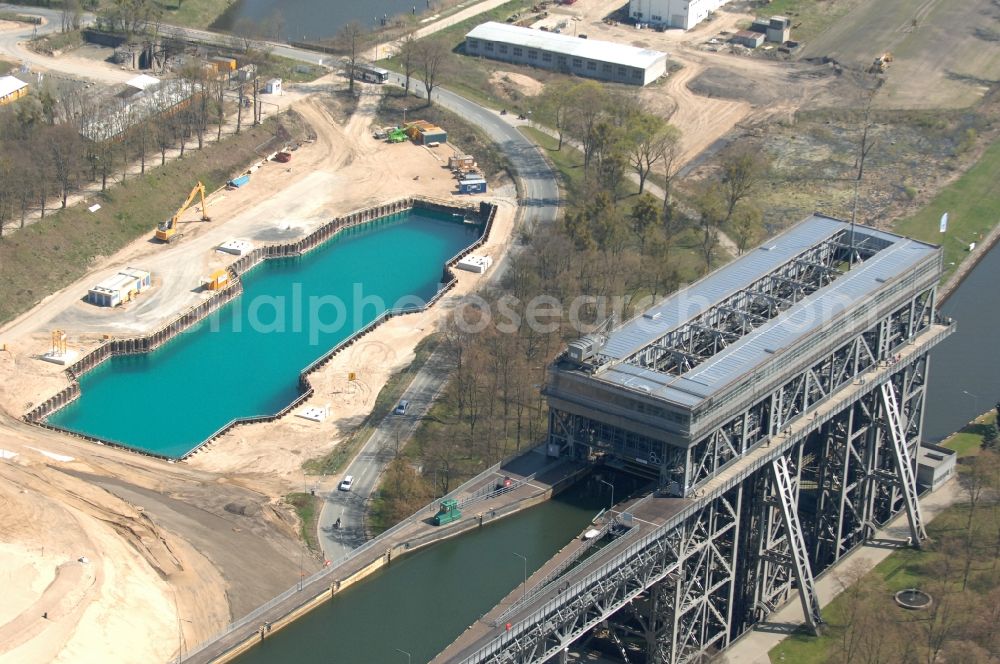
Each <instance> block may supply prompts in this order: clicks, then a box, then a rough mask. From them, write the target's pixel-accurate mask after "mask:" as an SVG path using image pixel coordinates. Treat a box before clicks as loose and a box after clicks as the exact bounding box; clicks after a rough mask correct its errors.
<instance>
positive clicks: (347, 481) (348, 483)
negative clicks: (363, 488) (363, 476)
mask: <svg viewBox="0 0 1000 664" xmlns="http://www.w3.org/2000/svg"><path fill="white" fill-rule="evenodd" d="M353 485H354V475H348V476H347V477H345V478H344V479H342V480H340V486H338V487H337V488H338V489H340V490H341V491H350V490H351V487H352V486H353Z"/></svg>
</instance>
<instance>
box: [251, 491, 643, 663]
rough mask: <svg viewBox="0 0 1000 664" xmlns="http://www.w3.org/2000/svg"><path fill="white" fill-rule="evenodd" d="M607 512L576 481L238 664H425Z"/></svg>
mask: <svg viewBox="0 0 1000 664" xmlns="http://www.w3.org/2000/svg"><path fill="white" fill-rule="evenodd" d="M616 486H617V483H616ZM621 488H625V484H623V485H622V487H621ZM622 493H624V491H622ZM607 506H608V494H607V492H600V491H596V492H595V491H593V490H588V488H587V487H586V486H585V485H579V486H578V487H576V488H574V489H571V490H569V491H567V492H566V493H565V494H562V495H560V496H558V497H556V498H554V499H553V500H550V501H548V502H546V503H544V504H542V505H539V506H538V507H534V508H532V509H530V510H527V511H525V512H522V513H520V514H518V515H516V516H513V517H510V518H507V519H502V520H500V521H497V522H496V523H494V524H492V525H489V526H486V527H485V528H482V529H479V530H475V531H472V532H470V533H469V534H466V535H462V536H461V537H458V538H455V539H450V540H445V541H443V542H439V543H438V544H434V545H433V546H431V547H429V548H427V549H423V550H422V551H417V552H416V553H413V554H410V555H407V556H404V557H402V558H400V559H398V560H394V561H393V562H392V565H391V566H390V567H389V568H387V569H385V570H384V571H381V572H379V573H377V574H376V575H375V576H373V577H371V578H370V579H366V580H365V581H364V582H363V583H360V584H358V585H356V586H353V587H351V588H348V589H347V590H345V591H344V592H343V593H340V594H338V595H337V596H336V597H335V598H334V599H333V600H331V601H329V602H327V603H326V604H323V605H322V606H320V607H318V608H316V609H314V610H313V611H311V612H310V613H308V614H306V615H305V616H303V617H302V618H300V619H299V620H297V621H296V622H294V623H292V624H291V625H289V626H288V627H286V628H284V629H283V630H281V631H280V632H277V633H276V634H274V635H273V636H271V637H270V638H269V639H267V640H265V641H264V643H262V644H260V645H259V646H256V647H254V648H252V649H251V650H250V651H248V652H247V653H246V654H245V655H243V656H241V657H240V658H238V659H237V660H236V662H237V663H238V664H264V663H265V662H266V663H268V664H275V663H277V662H330V663H334V664H335V663H338V662H344V663H350V664H359V663H362V662H365V663H367V662H370V663H372V664H376V663H377V664H391V663H392V662H399V663H400V664H405V663H406V662H407V658H406V655H405V654H404V653H401V652H399V651H397V648H398V649H399V650H402V651H404V652H408V653H410V655H411V656H412V662H413V664H419V663H422V662H427V661H430V660H431V659H432V658H433V657H434V656H435V655H437V654H438V653H439V652H440V651H442V650H444V648H445V646H447V645H448V644H449V643H451V642H452V641H454V640H455V639H456V638H457V637H458V635H459V634H461V633H462V632H463V631H464V630H465V628H466V627H468V626H469V623H471V622H472V620H474V619H475V618H476V616H481V615H482V614H484V613H486V612H487V611H489V610H490V609H492V608H493V606H494V605H496V603H497V602H499V601H500V600H501V599H502V598H503V597H504V596H505V595H507V593H509V592H510V591H511V589H513V588H516V587H517V586H518V584H520V583H522V582H523V579H524V575H525V573H526V574H527V575H528V576H530V575H531V574H532V573H533V572H534V571H535V570H536V569H538V568H539V567H541V566H542V565H543V564H544V563H545V561H546V560H548V559H549V558H550V557H551V556H552V555H554V554H555V553H556V552H557V551H558V550H559V549H561V548H562V547H563V546H565V545H566V544H567V543H568V542H569V541H570V540H571V539H572V538H573V537H574V536H576V535H578V534H579V533H580V532H582V530H583V529H584V527H585V526H586V524H587V523H588V522H589V521H590V519H591V518H593V517H594V515H595V514H596V513H597V512H598V511H599V510H600V509H601V508H602V507H607ZM519 556H524V557H525V560H524V561H523V560H522V559H521V558H520V557H519Z"/></svg>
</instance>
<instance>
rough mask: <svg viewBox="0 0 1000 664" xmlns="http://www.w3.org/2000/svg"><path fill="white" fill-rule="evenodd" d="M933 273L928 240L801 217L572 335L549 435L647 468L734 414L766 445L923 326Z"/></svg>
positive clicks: (551, 383)
mask: <svg viewBox="0 0 1000 664" xmlns="http://www.w3.org/2000/svg"><path fill="white" fill-rule="evenodd" d="M940 270H941V250H940V248H939V247H936V246H934V245H930V244H925V243H923V242H919V241H916V240H911V239H908V238H904V237H900V236H898V235H894V234H892V233H887V232H884V231H880V230H877V229H874V228H869V227H864V226H857V227H852V226H851V224H849V223H847V222H844V221H839V220H837V219H832V218H829V217H825V216H822V215H818V214H815V215H812V216H810V217H809V218H807V219H805V220H804V221H802V222H800V223H799V224H797V225H795V226H794V227H792V228H790V229H789V230H787V231H785V232H784V233H782V234H781V235H779V236H777V237H775V238H773V239H771V240H768V241H767V242H766V243H765V244H764V245H762V246H760V247H758V248H756V249H754V250H752V251H750V252H748V253H746V254H744V255H743V256H741V257H740V258H738V259H737V260H735V261H733V262H732V263H730V264H728V265H726V266H724V267H722V268H720V269H718V270H716V271H714V272H712V273H710V274H708V275H706V276H705V277H703V278H702V279H700V280H699V281H697V282H695V283H694V284H692V285H690V286H688V287H687V288H684V289H682V290H680V291H678V292H677V293H675V294H674V295H672V296H670V297H668V298H666V299H664V300H662V301H660V302H658V303H656V304H655V305H653V306H651V307H649V308H648V309H646V310H645V311H643V312H642V313H640V314H639V315H637V316H635V317H634V318H632V319H630V320H628V321H626V322H624V323H621V324H618V325H607V326H606V327H608V328H610V329H606V330H602V331H599V332H597V333H592V334H589V335H586V336H584V337H582V338H580V339H578V340H576V341H573V342H570V343H569V344H568V346H567V349H566V352H565V353H564V354H563V355H562V356H561V357H560V358H559V359H558V360H557V361H556V363H555V364H554V365H553V366H552V368H551V370H550V374H549V380H548V383H547V385H546V387H545V394H546V396H547V398H548V403H549V410H550V415H551V417H552V418H553V424H552V427H551V431H550V437H552V438H551V439H552V440H553V441H556V442H558V443H559V444H560V445H564V444H567V443H571V444H574V445H577V446H580V445H583V446H590V447H593V446H595V445H596V446H598V447H601V446H602V445H605V444H606V445H607V446H608V447H607V449H614V450H615V454H617V455H619V456H620V457H622V458H628V457H631V458H633V460H635V461H636V462H638V463H654V462H653V460H654V459H656V460H658V461H656V464H657V465H660V464H661V463H662V464H667V462H666V461H665V459H667V458H672V457H675V456H676V454H677V453H678V452H670V451H669V450H670V449H671V448H672V449H674V450H681V449H686V448H689V447H691V446H694V445H700V444H701V441H704V440H705V439H706V436H710V435H715V434H713V432H716V433H717V432H718V431H719V427H723V426H730V425H731V424H732V422H731V421H730V420H733V418H740V417H743V418H745V422H746V425H745V427H744V428H743V429H740V430H741V431H743V432H744V433H743V434H741V435H747V433H746V432H749V431H751V430H752V431H753V432H754V433H753V434H752V435H749V438H752V439H753V440H754V441H759V440H763V437H766V436H767V435H768V434H769V433H770V432H773V430H774V427H775V426H777V423H780V422H784V421H787V420H788V419H789V418H791V417H795V416H796V415H797V414H799V413H802V412H805V410H807V409H808V408H809V407H811V406H810V404H812V403H815V402H816V401H817V400H820V399H822V398H825V396H826V395H829V394H830V393H832V391H834V390H836V389H839V388H840V387H841V386H842V385H843V384H844V383H843V381H845V380H848V379H849V377H850V376H852V375H856V374H857V373H858V372H859V371H861V370H863V369H864V368H865V367H867V366H871V363H872V362H873V361H874V359H872V358H883V359H884V358H885V357H887V353H891V352H894V351H893V349H895V348H898V347H900V345H901V344H903V343H905V342H906V341H907V340H908V339H910V338H912V336H913V335H914V334H916V333H917V332H919V331H921V330H924V329H927V328H928V326H929V325H931V322H932V320H931V312H932V311H933V307H934V300H935V297H936V295H935V293H936V291H935V287H936V284H937V279H938V277H939V275H940ZM852 344H853V345H852ZM807 374H808V378H805V379H804V378H803V376H806V375H807ZM734 426H736V425H734ZM739 426H743V425H739ZM739 426H736V428H739ZM589 440H592V441H593V442H588V441H589ZM602 440H603V441H605V443H601V442H600V441H602ZM668 465H669V464H668ZM662 467H663V469H664V474H665V475H666V474H668V469H667V465H663V466H662Z"/></svg>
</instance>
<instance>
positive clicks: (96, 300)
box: [87, 267, 152, 307]
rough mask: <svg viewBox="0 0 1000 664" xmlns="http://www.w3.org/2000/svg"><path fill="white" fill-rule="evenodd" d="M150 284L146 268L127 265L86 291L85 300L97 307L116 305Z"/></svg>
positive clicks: (145, 288) (129, 298)
mask: <svg viewBox="0 0 1000 664" xmlns="http://www.w3.org/2000/svg"><path fill="white" fill-rule="evenodd" d="M151 285H152V278H151V275H150V273H149V272H147V271H146V270H137V269H136V268H132V267H127V268H125V269H124V270H122V271H120V272H119V273H118V274H116V275H114V276H111V277H108V278H107V279H105V280H104V281H102V282H101V283H99V284H97V285H96V286H94V287H93V288H91V289H90V291H89V292H88V293H87V301H88V302H90V303H91V304H96V305H97V306H99V307H117V306H118V305H119V304H121V303H123V302H128V301H130V300H131V299H132V298H133V297H135V296H136V295H138V294H139V293H141V292H143V291H145V290H147V289H148V288H149V287H150V286H151Z"/></svg>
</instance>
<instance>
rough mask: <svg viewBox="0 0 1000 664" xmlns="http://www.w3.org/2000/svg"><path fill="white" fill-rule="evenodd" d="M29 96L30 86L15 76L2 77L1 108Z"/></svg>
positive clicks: (0, 83) (0, 81) (0, 86)
mask: <svg viewBox="0 0 1000 664" xmlns="http://www.w3.org/2000/svg"><path fill="white" fill-rule="evenodd" d="M26 94H28V84H27V83H25V82H24V81H22V80H21V79H19V78H16V77H14V76H0V106H3V105H4V104H9V103H10V102H12V101H15V100H17V99H20V98H21V97H23V96H24V95H26Z"/></svg>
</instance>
